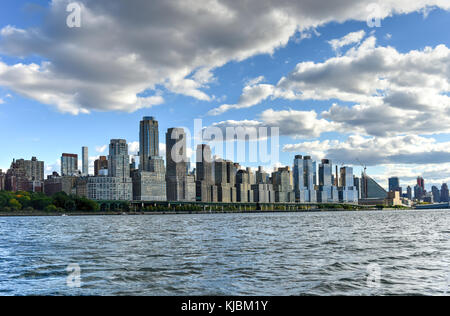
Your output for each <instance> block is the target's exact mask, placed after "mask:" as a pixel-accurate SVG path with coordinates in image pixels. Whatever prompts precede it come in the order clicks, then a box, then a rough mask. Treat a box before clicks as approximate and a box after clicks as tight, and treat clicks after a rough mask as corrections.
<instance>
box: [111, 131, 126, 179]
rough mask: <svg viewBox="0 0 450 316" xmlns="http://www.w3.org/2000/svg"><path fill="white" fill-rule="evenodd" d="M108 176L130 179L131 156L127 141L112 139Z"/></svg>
mask: <svg viewBox="0 0 450 316" xmlns="http://www.w3.org/2000/svg"><path fill="white" fill-rule="evenodd" d="M108 176H110V177H116V178H122V179H124V178H129V177H130V156H129V155H128V143H127V141H126V140H125V139H111V142H110V144H109V156H108Z"/></svg>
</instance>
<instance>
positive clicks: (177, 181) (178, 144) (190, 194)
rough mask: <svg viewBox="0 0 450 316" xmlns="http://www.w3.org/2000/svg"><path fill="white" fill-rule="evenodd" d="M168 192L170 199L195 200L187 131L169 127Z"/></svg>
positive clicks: (167, 136) (167, 154)
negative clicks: (188, 171) (190, 172)
mask: <svg viewBox="0 0 450 316" xmlns="http://www.w3.org/2000/svg"><path fill="white" fill-rule="evenodd" d="M166 163H167V168H166V182H167V185H166V192H167V200H168V201H189V202H192V201H195V177H194V176H193V175H188V173H187V168H188V167H187V165H188V158H187V144H186V133H185V132H184V130H183V129H182V128H169V129H168V130H167V133H166Z"/></svg>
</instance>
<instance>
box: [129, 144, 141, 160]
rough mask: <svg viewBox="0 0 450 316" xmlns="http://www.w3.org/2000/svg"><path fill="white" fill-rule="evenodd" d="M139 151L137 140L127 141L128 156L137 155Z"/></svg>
mask: <svg viewBox="0 0 450 316" xmlns="http://www.w3.org/2000/svg"><path fill="white" fill-rule="evenodd" d="M138 153H139V142H138V141H135V142H130V143H128V154H129V155H130V156H137V155H138Z"/></svg>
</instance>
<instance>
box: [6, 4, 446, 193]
mask: <svg viewBox="0 0 450 316" xmlns="http://www.w3.org/2000/svg"><path fill="white" fill-rule="evenodd" d="M81 2H83V3H84V2H85V3H86V4H88V3H89V1H81ZM370 2H374V3H376V2H377V1H370ZM432 2H433V1H424V2H422V3H420V4H415V5H412V4H411V5H406V4H402V7H401V8H402V11H401V12H402V13H403V14H396V13H394V11H395V10H396V9H398V7H396V4H389V5H388V6H387V7H386V12H385V13H383V16H382V18H381V26H380V27H370V26H369V25H368V24H367V12H366V10H365V7H364V6H361V9H358V10H356V9H355V10H353V9H352V8H353V7H351V6H350V5H351V4H348V5H349V7H348V8H350V9H349V12H350V11H351V12H353V13H348V12H345V13H342V15H339V21H342V23H339V24H337V23H335V21H336V15H333V16H332V17H330V18H327V17H326V16H325V17H323V16H318V15H317V14H316V12H314V11H313V10H311V9H310V8H302V9H303V10H304V11H305V12H306V13H308V14H309V16H311V17H312V18H313V20H314V21H317V26H316V27H312V26H311V25H309V24H302V23H304V22H293V23H294V24H295V23H300V24H301V25H297V26H298V27H303V28H301V29H302V30H303V31H298V30H296V29H295V28H294V27H293V28H289V29H283V28H282V27H281V26H277V27H273V30H272V31H273V33H268V34H270V36H269V35H267V36H269V37H267V38H265V37H263V38H260V39H259V40H261V41H262V42H264V43H267V44H266V46H261V45H260V42H259V41H258V39H255V38H253V36H252V35H251V34H243V35H242V36H243V38H242V41H239V42H238V43H237V45H235V46H233V47H232V48H230V47H224V46H220V45H223V44H220V45H219V46H214V45H217V43H214V42H213V43H210V42H208V43H199V42H196V41H195V38H196V36H195V35H196V33H195V32H196V29H193V30H190V31H192V32H193V33H188V34H185V35H186V38H187V39H192V40H193V43H195V45H198V47H197V48H195V49H194V48H193V47H189V49H191V50H190V52H192V56H194V57H197V58H198V59H197V60H198V63H193V62H192V60H184V61H183V62H180V61H179V60H176V59H170V58H171V57H170V56H168V55H167V56H166V55H164V54H163V55H162V56H161V55H158V54H156V52H155V54H148V55H149V56H148V57H146V58H147V59H145V60H144V61H142V63H139V60H137V61H136V60H135V62H136V63H137V64H132V65H131V66H130V67H127V69H128V70H126V71H125V70H123V69H122V68H118V67H119V66H120V63H118V64H114V63H110V61H111V60H112V59H111V58H114V60H121V61H123V62H131V63H132V62H133V58H131V57H132V56H133V54H132V53H136V54H137V55H139V53H141V55H143V54H142V52H146V51H147V50H148V51H151V52H153V49H152V47H148V46H145V47H141V46H140V45H138V43H129V45H130V46H129V47H126V49H124V50H123V51H124V52H125V54H124V55H123V56H110V55H108V54H106V53H105V52H103V51H102V50H101V49H100V48H99V47H98V46H96V45H95V43H92V41H89V39H90V37H89V34H87V33H89V31H90V29H89V28H90V27H91V24H89V23H88V22H89V21H88V20H84V22H85V23H83V24H82V26H81V28H80V29H67V27H66V26H65V25H62V26H61V27H60V29H58V30H59V32H60V33H58V32H56V33H58V34H56V33H51V32H49V30H48V29H46V28H45V25H44V23H43V22H42V19H43V15H42V14H43V13H44V14H45V13H48V12H49V10H50V6H51V5H52V4H49V3H48V2H47V1H40V2H38V4H37V5H38V6H40V7H29V6H26V3H27V2H26V1H14V2H11V3H8V4H5V9H4V10H2V12H1V13H0V17H1V19H0V21H2V22H1V24H0V29H1V30H2V33H1V35H0V37H1V38H2V44H1V46H0V48H1V49H0V58H1V59H0V87H1V88H0V119H1V121H2V124H1V126H0V134H1V135H8V137H6V136H3V137H2V142H3V144H4V148H5V149H4V150H2V152H1V153H2V155H0V168H1V169H3V170H6V169H8V168H9V165H10V163H11V161H12V159H20V158H24V159H30V157H32V156H37V157H38V159H40V160H43V161H45V163H46V170H45V174H46V175H47V174H51V172H52V171H58V172H59V171H60V166H59V163H58V162H57V161H58V160H59V159H60V157H61V154H62V153H75V154H77V155H78V158H79V161H78V166H81V165H82V162H81V160H80V157H81V156H82V155H81V151H80V148H81V147H82V146H87V147H88V148H89V153H90V157H89V165H90V173H91V174H93V163H94V160H95V159H96V158H97V157H98V156H104V155H107V146H108V145H109V141H110V139H114V138H120V139H122V138H123V139H126V140H127V142H128V144H129V147H130V152H131V153H132V154H137V148H138V144H139V133H138V127H137V125H136V122H138V121H139V120H141V119H142V118H143V117H144V116H154V117H156V118H157V119H158V121H159V122H160V135H159V143H160V148H158V149H159V152H160V156H162V157H164V156H165V154H164V146H165V138H164V132H165V131H166V130H167V129H168V128H170V127H180V126H183V127H186V128H188V129H189V130H193V120H194V119H196V118H202V119H203V121H204V125H205V126H218V127H225V126H229V125H232V124H240V125H244V126H245V125H246V124H247V125H248V124H251V125H252V126H260V125H267V124H268V125H271V126H279V127H281V128H280V136H281V137H280V161H279V164H278V165H277V166H285V165H288V166H291V165H292V161H293V159H294V157H295V155H297V154H300V155H310V156H312V157H313V159H314V160H315V161H317V162H320V160H321V159H323V158H329V159H331V160H332V161H333V162H336V163H338V164H341V163H343V164H345V165H350V166H353V167H354V173H355V174H359V173H360V172H361V171H362V167H361V166H360V165H359V163H358V162H357V159H358V160H360V161H361V163H362V164H364V165H367V166H368V171H369V173H370V174H371V175H372V176H373V177H374V178H375V179H376V180H377V181H379V182H380V184H382V185H383V187H385V188H388V178H389V177H392V176H398V177H400V182H401V183H400V185H401V186H403V187H406V186H407V185H410V186H412V187H413V186H414V184H415V183H416V179H417V177H418V176H423V177H424V179H425V184H426V187H427V190H430V189H431V186H433V185H436V186H439V187H440V185H441V184H442V183H444V182H447V183H448V182H450V152H449V149H448V148H450V146H449V142H450V136H449V134H448V130H447V128H446V126H447V125H448V124H447V122H446V115H442V113H443V112H445V110H446V109H448V107H449V101H448V99H449V88H448V87H449V78H448V73H449V72H448V71H446V69H447V68H446V67H448V64H449V62H448V61H449V51H448V47H450V35H449V34H447V32H442V30H445V29H448V26H449V22H448V21H450V19H449V17H450V15H449V12H448V11H446V10H448V7H445V5H444V4H440V5H438V7H433V8H431V7H428V9H427V10H425V8H426V4H435V3H434V2H433V3H432ZM256 3H257V2H252V4H251V6H254V7H255V10H256V9H257V4H256ZM346 5H347V4H346ZM230 6H231V5H230ZM293 7H294V8H295V5H293ZM86 8H87V10H94V8H90V7H89V5H87V6H86ZM53 9H54V11H52V12H53V13H54V14H56V13H58V12H59V13H60V14H61V17H59V18H60V20H61V21H62V22H65V16H66V15H67V13H66V11H65V8H60V7H55V8H53ZM228 9H230V10H234V9H236V8H231V7H230V8H228ZM279 9H280V8H279ZM95 10H99V12H102V13H104V14H105V16H110V17H111V21H112V23H116V24H122V22H128V20H127V18H128V17H126V16H114V15H112V13H111V12H110V11H108V9H107V8H104V7H102V6H101V5H99V6H98V7H97V8H95ZM280 10H281V12H282V14H283V12H286V11H284V10H285V8H281V9H280ZM309 10H311V11H309ZM333 10H334V9H333ZM142 11H143V12H147V11H148V10H144V9H143V10H142ZM344 11H345V10H344ZM344 11H342V12H344ZM55 12H56V13H55ZM53 13H52V14H53ZM92 13H94V16H95V13H96V12H95V11H92ZM97 13H98V12H97ZM211 14H212V15H213V16H216V15H217V14H219V13H217V12H216V13H214V12H211ZM292 14H294V15H295V14H300V13H298V12H297V11H295V10H292ZM389 15H391V16H389ZM24 17H27V18H24ZM82 17H83V16H82ZM216 17H217V16H216ZM295 17H296V19H295V20H297V21H301V20H304V19H301V18H299V17H301V15H298V16H295ZM56 18H58V16H56ZM84 18H86V19H87V18H88V17H86V16H84ZM236 19H237V20H236V21H235V22H236V23H235V24H236V25H240V24H239V22H242V21H247V22H248V23H249V25H250V26H251V27H250V28H249V29H251V30H258V29H262V30H265V31H267V29H265V28H264V25H262V24H261V21H258V20H253V19H251V20H248V19H246V18H245V17H243V16H240V15H237V16H236ZM268 19H269V20H270V17H269V18H268ZM146 20H147V19H146ZM148 20H149V21H151V19H148ZM55 21H59V20H58V19H56V20H55ZM266 22H267V21H266ZM55 23H56V22H55ZM146 23H147V22H146ZM210 23H211V24H212V25H211V30H212V31H214V30H215V29H216V27H217V25H216V24H214V23H213V21H210ZM290 23H291V22H289V23H287V25H291V24H290ZM123 24H126V23H123ZM271 25H273V24H271ZM275 25H277V24H275ZM130 27H133V26H130ZM231 27H232V26H230V25H228V24H227V25H226V26H225V27H223V29H224V31H225V33H226V31H227V30H229V29H230V28H231ZM308 27H309V28H308ZM31 28H34V29H36V30H38V31H37V33H36V34H38V35H42V36H47V35H48V36H49V37H48V38H50V39H53V40H61V41H62V43H63V44H65V45H68V46H70V45H69V44H70V43H71V42H70V41H74V42H73V44H74V45H72V46H71V47H79V46H77V44H78V42H76V39H74V38H73V36H72V35H71V34H76V32H79V33H81V35H82V37H83V38H84V39H85V40H87V42H89V43H91V45H92V47H90V48H91V49H92V51H93V52H95V54H92V56H87V57H86V60H85V59H83V58H82V57H81V52H80V51H79V50H78V49H77V50H75V53H74V54H73V55H70V56H71V57H70V56H69V54H68V56H67V57H64V56H63V55H64V54H63V53H64V52H67V51H64V50H63V52H59V53H62V55H55V54H50V53H49V52H48V51H46V50H45V49H44V48H43V47H40V46H34V45H33V42H28V40H27V39H23V38H21V37H20V36H21V34H25V33H26V32H29V30H30V29H31ZM86 30H87V32H86ZM96 31H98V32H99V33H100V34H103V35H104V36H105V38H108V39H111V36H114V34H106V33H105V30H102V29H101V28H100V29H96ZM125 31H128V32H134V31H135V29H127V30H125ZM197 31H198V30H197ZM24 32H25V33H24ZM99 33H96V34H99ZM264 34H265V33H264V32H263V34H262V35H261V36H264ZM414 34H420V36H414ZM55 37H57V38H55ZM62 37H64V38H67V40H66V41H63V40H62V39H61V38H62ZM112 39H114V38H112ZM273 39H276V41H273ZM280 39H282V40H280ZM219 42H221V43H227V41H219ZM156 43H157V45H155V46H158V45H160V46H161V47H164V48H165V49H167V50H169V51H173V52H177V53H181V52H183V47H184V48H185V46H181V47H178V46H173V45H174V44H173V43H172V42H171V41H170V39H167V38H163V37H159V38H158V39H157V41H156ZM247 43H248V45H244V44H247ZM119 44H120V43H119ZM119 44H118V45H119ZM65 45H61V47H66V46H65ZM236 47H237V48H236ZM427 47H429V48H427ZM206 48H211V49H212V50H213V51H216V52H218V55H216V57H217V56H218V57H217V58H218V59H219V60H215V59H214V58H212V57H211V56H210V55H208V54H207V53H205V52H206V51H208V50H206ZM94 55H95V56H103V58H104V59H105V61H106V62H109V64H110V65H111V67H110V68H108V67H102V66H103V65H104V64H103V63H102V62H101V60H96V59H94V58H95V57H94ZM153 55H155V56H156V57H155V58H159V59H155V60H160V61H161V60H162V61H164V63H162V64H164V65H165V66H167V65H170V64H171V63H172V64H173V67H172V68H171V67H168V66H167V67H168V68H162V66H161V65H158V64H156V61H155V60H153V59H152V58H153V57H152V56H153ZM379 56H383V58H380V59H377V57H379ZM63 57H64V58H63ZM127 57H130V59H127ZM388 57H389V58H391V59H393V60H395V61H396V63H395V65H392V64H390V63H389V60H390V59H389V58H388ZM70 58H72V59H70ZM165 58H166V59H165ZM364 58H365V59H364ZM344 60H349V61H350V63H349V64H348V66H349V67H346V68H341V70H342V72H341V73H342V76H344V77H343V78H340V77H339V78H336V77H333V76H332V74H333V71H335V69H334V68H333V67H332V65H333V64H335V65H338V66H340V67H344ZM364 60H367V61H368V62H378V63H376V64H375V65H376V67H377V69H383V73H380V71H381V70H378V71H375V72H374V71H373V70H371V69H370V67H368V65H367V64H365V63H363V61H364ZM415 60H419V61H420V62H419V63H415ZM45 62H48V63H50V64H51V65H53V66H54V67H53V68H51V69H52V71H54V72H50V75H49V76H50V77H48V78H42V71H43V67H44V66H45V65H46V64H45ZM72 63H73V65H76V66H78V67H69V65H72ZM183 63H184V64H183ZM405 64H408V65H411V67H410V68H409V69H406V70H405V68H402V67H403V66H404V65H405ZM14 65H16V66H17V67H15V68H14ZM18 65H22V68H21V69H22V70H23V72H18V71H19V70H18V69H20V67H19V66H18ZM33 65H36V67H37V68H33V67H34V66H33ZM148 65H156V66H155V67H156V68H157V70H159V71H161V79H164V80H166V81H158V80H157V79H155V77H154V76H153V73H151V72H149V73H150V74H151V75H149V76H150V77H151V78H147V77H146V73H142V72H141V70H148ZM358 65H359V66H360V67H358V72H355V71H356V70H355V67H356V66H358ZM422 65H423V66H424V68H421V66H422ZM433 65H441V66H442V67H440V66H437V67H433ZM88 66H89V67H88ZM139 66H142V67H139ZM182 66H185V68H186V70H185V72H180V69H181V67H182ZM394 66H395V67H394ZM413 66H414V67H413ZM39 67H40V68H39ZM76 68H77V69H76ZM183 69H184V68H183ZM320 69H323V72H321V73H320V74H321V75H322V76H321V77H315V76H317V75H318V73H319V72H318V71H319V70H320ZM77 70H78V71H77ZM88 70H89V71H88ZM92 70H93V71H92ZM108 70H109V71H110V72H108ZM425 70H426V71H425ZM94 73H96V74H97V76H98V78H97V79H99V80H100V81H101V80H103V81H104V82H105V83H104V86H101V87H99V86H97V85H95V84H93V82H95V81H93V77H95V76H94ZM121 73H123V74H124V76H126V78H131V80H129V81H130V82H129V83H128V82H124V81H120V82H118V83H117V82H112V83H111V82H110V80H109V79H110V78H111V77H114V76H117V78H119V79H120V80H122V79H123V77H122V76H119V75H120V74H121ZM27 76H34V77H27ZM381 77H383V78H384V79H385V80H384V81H383V80H381V79H380V78H381ZM31 78H34V79H48V85H47V86H45V87H39V86H30V87H28V89H25V88H24V86H23V83H24V82H26V80H27V79H31ZM79 78H82V80H86V82H88V83H92V87H91V88H92V91H91V92H92V94H90V95H89V94H88V91H87V90H86V87H84V86H81V85H78V84H75V86H74V87H72V86H61V84H60V83H61V82H65V80H73V81H74V82H76V83H78V79H79ZM180 78H181V79H180ZM313 78H316V79H317V81H314V80H312V79H313ZM373 78H374V79H373ZM58 79H62V80H58ZM119 79H118V80H119ZM402 80H403V81H402ZM35 81H36V82H39V81H40V80H35ZM345 82H348V83H349V85H350V87H348V86H346V85H345V84H343V83H345ZM405 82H407V85H406V84H405ZM430 82H433V83H434V84H433V86H430ZM366 83H367V84H366ZM120 85H123V90H120V91H119V92H122V93H123V94H120V93H117V94H116V93H115V92H116V88H117V87H118V86H120ZM370 85H372V86H373V87H374V88H376V89H378V90H382V92H380V94H378V92H374V91H372V90H371V89H370V88H371V87H370ZM41 90H42V91H41ZM67 91H68V92H69V94H70V93H72V94H76V93H79V96H80V100H73V99H70V98H69V97H67V95H66V94H65V93H64V92H67ZM44 92H45V93H46V95H48V96H50V97H49V99H46V98H45V97H44V94H45V93H44ZM61 96H64V97H61ZM87 96H90V98H87ZM124 96H125V97H124ZM133 96H134V99H133ZM300 96H304V97H300ZM65 97H67V98H65ZM128 100H131V101H128ZM65 101H67V102H65ZM150 106H151V108H149V107H150ZM380 107H381V108H380ZM417 109H419V110H418V111H417ZM87 112H89V113H87ZM417 112H419V113H417ZM445 113H446V112H445ZM419 114H420V115H419ZM17 118H20V120H18V119H17ZM18 123H20V124H18ZM18 126H20V128H18ZM81 126H82V128H80V127H81ZM11 131H13V133H11ZM195 150H196V148H190V152H195ZM242 164H243V165H247V164H245V162H242ZM248 165H249V166H250V167H252V168H254V169H256V168H257V167H258V165H259V164H258V163H249V164H248ZM264 167H265V168H266V170H271V169H272V168H271V167H272V166H264Z"/></svg>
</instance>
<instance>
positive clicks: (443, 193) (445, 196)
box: [441, 183, 450, 202]
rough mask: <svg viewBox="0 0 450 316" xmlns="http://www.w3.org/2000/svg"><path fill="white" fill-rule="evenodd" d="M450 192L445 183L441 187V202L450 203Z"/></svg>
mask: <svg viewBox="0 0 450 316" xmlns="http://www.w3.org/2000/svg"><path fill="white" fill-rule="evenodd" d="M449 201H450V198H449V191H448V186H447V183H443V184H442V186H441V202H449Z"/></svg>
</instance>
